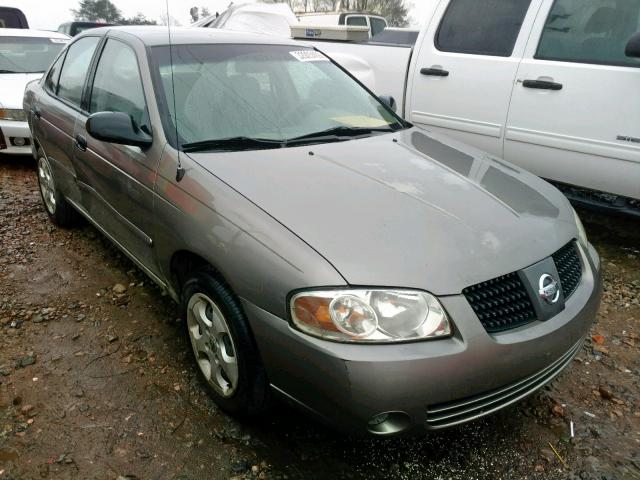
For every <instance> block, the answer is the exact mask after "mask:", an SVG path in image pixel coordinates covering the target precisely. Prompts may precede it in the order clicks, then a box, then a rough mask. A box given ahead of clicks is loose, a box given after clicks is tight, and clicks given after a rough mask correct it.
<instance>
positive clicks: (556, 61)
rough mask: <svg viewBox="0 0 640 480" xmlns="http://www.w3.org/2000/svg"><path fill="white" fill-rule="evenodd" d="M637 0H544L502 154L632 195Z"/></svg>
mask: <svg viewBox="0 0 640 480" xmlns="http://www.w3.org/2000/svg"><path fill="white" fill-rule="evenodd" d="M638 31H640V0H544V5H543V8H542V9H541V11H540V14H539V16H538V18H537V20H536V23H535V25H534V29H533V32H532V35H531V39H530V41H529V44H528V45H527V47H526V51H525V55H524V59H523V61H522V63H521V65H520V68H519V70H518V75H517V83H516V87H515V89H514V92H513V96H512V101H511V107H510V111H509V119H508V122H507V131H506V135H505V146H504V157H505V159H507V160H510V161H512V162H514V163H517V164H519V165H521V166H523V167H525V168H527V169H528V170H530V171H532V172H534V173H536V174H538V175H540V176H542V177H545V178H548V179H551V180H555V181H558V182H562V183H566V184H570V185H576V186H581V187H587V188H590V189H595V190H600V191H604V192H608V193H615V194H617V195H623V196H626V197H631V198H635V199H640V59H637V58H630V57H626V56H625V47H626V44H627V42H628V40H629V39H630V37H631V36H632V35H633V34H634V33H636V32H638Z"/></svg>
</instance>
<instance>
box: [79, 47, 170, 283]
mask: <svg viewBox="0 0 640 480" xmlns="http://www.w3.org/2000/svg"><path fill="white" fill-rule="evenodd" d="M140 48H141V51H142V52H144V48H143V47H140ZM145 68H147V67H146V63H145ZM93 77H94V78H93V82H92V85H91V86H90V87H89V89H88V95H87V99H86V102H87V110H88V112H83V113H82V114H80V115H79V116H78V119H77V123H76V145H77V148H76V153H75V157H74V162H75V164H76V168H77V170H78V179H79V182H81V184H82V188H83V189H84V192H85V194H84V197H85V198H86V199H87V208H88V211H89V214H90V215H91V217H92V218H93V220H94V221H95V222H96V223H97V224H98V225H100V227H102V229H103V230H104V231H105V232H106V233H107V234H108V235H109V236H110V237H111V238H112V240H114V241H115V242H116V243H117V244H119V246H120V247H121V248H123V249H124V250H125V251H126V253H128V254H129V256H131V257H132V258H133V259H134V260H137V261H138V263H139V264H141V266H143V267H144V268H145V269H146V270H147V271H148V273H150V274H152V275H153V274H156V273H157V272H158V269H157V267H156V262H155V258H154V254H153V248H152V247H153V239H152V232H153V230H154V223H153V222H154V215H153V197H154V193H153V187H154V184H155V178H156V167H157V164H158V160H159V158H160V155H161V151H162V148H163V145H161V144H160V141H155V142H154V145H153V146H152V147H151V148H150V149H148V150H146V151H142V150H141V149H140V148H138V147H132V146H126V145H116V144H113V143H108V142H103V141H99V140H96V139H95V138H93V137H91V136H90V135H89V134H88V133H87V131H86V126H85V124H86V121H87V118H88V116H89V115H90V114H93V113H97V112H104V111H111V112H124V113H127V114H129V115H130V116H131V118H132V119H133V121H134V122H135V124H136V125H137V126H138V127H139V128H141V129H143V130H145V131H146V132H147V133H149V134H152V128H151V122H150V118H149V109H148V101H147V98H152V97H151V96H150V95H151V87H150V85H149V84H147V90H148V91H149V96H147V95H146V91H145V86H144V82H143V79H142V74H141V68H140V65H139V62H138V57H137V55H136V51H135V50H134V48H133V47H132V46H131V45H130V44H128V43H125V42H124V41H122V40H119V39H116V38H108V39H107V41H106V43H105V44H104V48H103V50H102V52H101V54H100V58H99V60H98V63H97V66H96V67H95V71H94V72H93Z"/></svg>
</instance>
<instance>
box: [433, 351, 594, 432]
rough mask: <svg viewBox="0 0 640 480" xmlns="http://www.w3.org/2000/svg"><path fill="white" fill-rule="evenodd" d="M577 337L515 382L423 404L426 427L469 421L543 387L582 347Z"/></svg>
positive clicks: (445, 426)
mask: <svg viewBox="0 0 640 480" xmlns="http://www.w3.org/2000/svg"><path fill="white" fill-rule="evenodd" d="M583 340H584V339H581V340H580V341H579V342H577V343H576V344H575V345H574V346H573V347H571V349H570V350H569V351H568V352H567V353H565V354H564V355H563V356H562V357H560V358H559V359H558V360H556V361H555V362H553V363H552V364H551V365H549V366H548V367H547V368H545V369H543V370H540V371H539V372H536V373H534V374H533V375H530V376H528V377H526V378H523V379H521V380H519V381H517V382H514V383H512V384H509V385H506V386H504V387H502V388H498V389H496V390H491V391H489V392H485V393H483V394H480V395H475V396H472V397H467V398H463V399H461V400H457V401H454V402H447V403H440V404H437V405H430V406H429V407H427V428H429V429H432V430H436V429H440V428H447V427H452V426H454V425H459V424H461V423H465V422H469V421H471V420H475V419H477V418H480V417H484V416H485V415H489V414H491V413H494V412H496V411H498V410H500V409H501V408H504V407H506V406H508V405H511V404H513V403H515V402H518V401H519V400H522V399H523V398H525V397H527V396H528V395H531V394H532V393H533V392H535V391H536V390H538V389H539V388H541V387H543V386H544V385H546V384H547V383H549V382H550V381H551V380H553V379H554V378H555V377H556V376H557V375H558V374H559V373H560V372H562V370H563V369H564V368H565V367H566V366H567V365H569V363H570V362H571V360H572V359H573V357H574V356H575V355H576V354H577V353H578V352H579V351H580V348H581V347H582V342H583Z"/></svg>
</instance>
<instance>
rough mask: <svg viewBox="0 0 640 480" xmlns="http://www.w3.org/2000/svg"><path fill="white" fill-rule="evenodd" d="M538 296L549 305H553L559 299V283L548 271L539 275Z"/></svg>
mask: <svg viewBox="0 0 640 480" xmlns="http://www.w3.org/2000/svg"><path fill="white" fill-rule="evenodd" d="M538 286H539V288H540V289H539V290H538V293H539V294H540V298H541V299H543V300H544V301H545V302H547V303H548V304H549V305H553V304H554V303H556V302H557V301H558V300H559V299H560V284H559V283H558V281H557V280H556V279H555V278H553V277H552V276H551V275H549V274H548V273H545V274H544V275H542V276H541V277H540V281H539V283H538Z"/></svg>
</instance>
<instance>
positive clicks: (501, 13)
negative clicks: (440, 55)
mask: <svg viewBox="0 0 640 480" xmlns="http://www.w3.org/2000/svg"><path fill="white" fill-rule="evenodd" d="M530 4H531V0H451V3H450V4H449V7H448V8H447V11H446V13H445V14H444V17H443V19H442V22H441V23H440V28H439V29H438V33H437V34H436V42H435V43H436V48H437V49H438V50H440V51H443V52H455V53H470V54H473V55H492V56H497V57H510V56H511V54H512V53H513V47H514V46H515V44H516V40H517V39H518V35H519V33H520V28H521V27H522V22H523V21H524V17H525V16H526V15H527V11H528V10H529V5H530Z"/></svg>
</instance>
